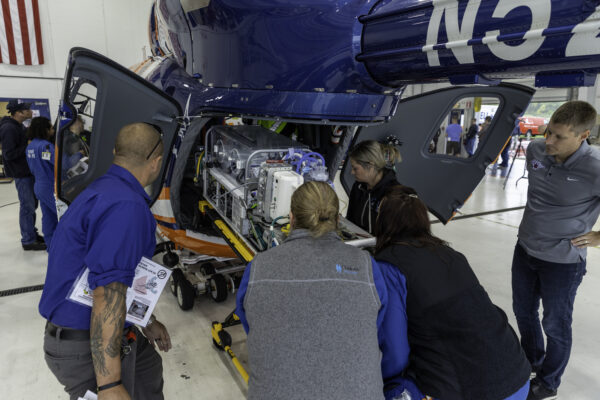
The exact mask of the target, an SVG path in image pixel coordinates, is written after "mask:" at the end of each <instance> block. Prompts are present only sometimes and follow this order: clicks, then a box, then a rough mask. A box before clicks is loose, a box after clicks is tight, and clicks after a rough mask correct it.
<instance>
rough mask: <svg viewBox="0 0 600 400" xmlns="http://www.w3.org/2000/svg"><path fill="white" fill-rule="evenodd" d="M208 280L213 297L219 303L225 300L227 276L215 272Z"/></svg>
mask: <svg viewBox="0 0 600 400" xmlns="http://www.w3.org/2000/svg"><path fill="white" fill-rule="evenodd" d="M208 282H209V287H210V296H211V297H212V299H213V300H214V301H215V302H217V303H220V302H222V301H225V300H226V299H227V280H226V279H225V277H224V276H223V275H221V274H214V275H213V276H211V277H210V280H209V281H208Z"/></svg>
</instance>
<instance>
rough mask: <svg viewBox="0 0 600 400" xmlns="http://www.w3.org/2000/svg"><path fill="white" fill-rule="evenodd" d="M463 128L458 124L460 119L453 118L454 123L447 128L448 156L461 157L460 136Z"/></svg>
mask: <svg viewBox="0 0 600 400" xmlns="http://www.w3.org/2000/svg"><path fill="white" fill-rule="evenodd" d="M461 135H462V126H460V125H459V124H458V118H456V117H455V116H453V117H452V123H451V124H450V125H448V126H447V127H446V137H447V143H446V154H449V155H453V156H460V136H461Z"/></svg>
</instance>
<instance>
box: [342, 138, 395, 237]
mask: <svg viewBox="0 0 600 400" xmlns="http://www.w3.org/2000/svg"><path fill="white" fill-rule="evenodd" d="M349 156H350V165H351V166H352V175H353V176H354V179H356V182H354V185H352V190H350V198H349V202H348V212H347V213H346V218H347V219H348V220H349V221H350V222H352V223H354V224H356V225H358V226H360V227H361V228H362V229H364V230H366V231H367V232H369V233H373V228H374V227H375V219H376V218H377V209H378V207H379V201H380V200H381V198H382V197H383V194H384V193H385V191H386V190H387V188H388V187H390V186H392V185H397V184H398V181H397V180H396V172H395V171H394V165H395V162H400V161H401V157H400V152H399V151H398V149H396V147H394V145H393V144H382V143H379V142H376V141H374V140H367V141H364V142H360V143H359V144H358V145H356V146H355V147H354V149H352V150H351V151H350V155H349Z"/></svg>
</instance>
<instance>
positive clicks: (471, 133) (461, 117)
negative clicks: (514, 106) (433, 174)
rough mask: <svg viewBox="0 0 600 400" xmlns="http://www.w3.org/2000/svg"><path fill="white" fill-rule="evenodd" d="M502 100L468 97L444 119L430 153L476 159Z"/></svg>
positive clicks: (430, 143)
mask: <svg viewBox="0 0 600 400" xmlns="http://www.w3.org/2000/svg"><path fill="white" fill-rule="evenodd" d="M499 106H500V101H499V99H498V98H496V97H465V98H462V99H460V100H459V101H457V102H456V103H455V104H454V105H453V107H452V109H450V111H449V112H448V113H447V114H446V115H445V116H444V118H443V119H442V121H441V123H440V126H439V128H437V130H436V131H435V132H433V134H432V136H431V139H430V140H429V142H428V143H427V146H428V147H427V149H426V151H427V152H429V153H430V154H435V155H440V156H450V157H457V158H464V159H468V158H470V157H473V156H474V155H475V154H476V153H477V151H478V149H479V148H480V144H481V143H483V141H484V140H485V134H486V131H487V129H488V127H489V126H490V125H491V122H492V120H493V119H494V115H495V114H496V110H497V109H498V107H499Z"/></svg>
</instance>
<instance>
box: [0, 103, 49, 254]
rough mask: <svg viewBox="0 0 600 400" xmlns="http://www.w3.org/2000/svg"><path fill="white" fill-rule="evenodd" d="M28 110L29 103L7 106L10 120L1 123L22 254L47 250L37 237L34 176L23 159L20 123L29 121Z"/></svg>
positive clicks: (0, 134)
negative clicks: (16, 201) (19, 230)
mask: <svg viewBox="0 0 600 400" xmlns="http://www.w3.org/2000/svg"><path fill="white" fill-rule="evenodd" d="M30 107H31V104H30V103H24V102H22V101H20V100H11V101H9V102H8V104H7V105H6V109H7V110H8V112H9V113H10V116H6V117H4V118H2V120H0V144H1V145H2V159H3V162H4V172H5V175H6V176H7V177H9V178H15V186H16V187H17V194H18V196H19V226H20V228H21V245H22V246H23V250H46V244H45V243H44V238H43V237H41V236H40V235H38V233H37V229H36V228H35V209H36V208H37V200H36V198H35V194H34V191H33V175H31V172H30V171H29V167H28V166H27V160H26V158H25V148H26V147H27V138H26V136H25V126H24V125H23V122H24V121H26V120H28V119H30V118H31V114H32V113H31V109H30Z"/></svg>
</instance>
